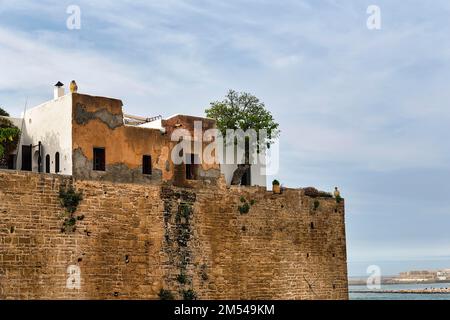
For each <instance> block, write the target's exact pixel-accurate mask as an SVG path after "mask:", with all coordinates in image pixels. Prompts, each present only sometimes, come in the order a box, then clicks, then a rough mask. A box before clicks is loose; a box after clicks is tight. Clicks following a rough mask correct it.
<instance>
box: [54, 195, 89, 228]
mask: <svg viewBox="0 0 450 320" xmlns="http://www.w3.org/2000/svg"><path fill="white" fill-rule="evenodd" d="M59 199H60V202H61V206H62V207H63V208H64V209H65V212H64V214H63V217H64V222H63V226H62V227H61V232H74V231H75V230H76V223H77V221H78V220H83V219H84V215H80V216H75V212H76V211H77V208H78V204H79V203H80V201H81V200H83V194H82V193H81V192H76V191H75V189H74V188H73V186H69V187H67V188H65V187H61V188H60V190H59Z"/></svg>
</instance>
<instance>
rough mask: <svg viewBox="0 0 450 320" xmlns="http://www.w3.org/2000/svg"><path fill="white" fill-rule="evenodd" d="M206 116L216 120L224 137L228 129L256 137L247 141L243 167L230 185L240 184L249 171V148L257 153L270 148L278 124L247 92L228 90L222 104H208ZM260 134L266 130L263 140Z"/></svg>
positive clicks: (276, 134) (241, 165)
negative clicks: (249, 132)
mask: <svg viewBox="0 0 450 320" xmlns="http://www.w3.org/2000/svg"><path fill="white" fill-rule="evenodd" d="M205 113H206V116H207V117H209V118H212V119H215V120H216V125H217V128H218V129H219V130H220V132H221V133H222V135H223V136H224V137H225V136H226V132H227V130H228V129H233V130H237V129H241V130H243V131H244V132H245V131H246V130H248V129H253V130H255V131H256V133H257V139H256V141H250V139H247V138H246V141H245V143H246V147H245V149H246V150H245V163H244V164H238V168H237V169H236V170H235V171H234V173H233V178H232V180H231V184H234V185H236V184H240V183H241V179H242V177H243V175H244V174H245V172H246V171H247V170H248V169H249V168H250V162H249V150H250V148H252V150H255V149H253V148H256V150H257V151H258V152H260V151H261V150H263V149H265V148H268V147H270V145H271V144H272V143H274V142H275V139H276V138H277V137H278V136H279V133H280V131H279V129H278V127H279V124H278V123H277V122H275V120H274V118H273V116H272V113H270V111H268V110H267V109H266V106H265V104H264V103H263V102H261V101H260V100H259V99H258V98H257V97H255V96H254V95H252V94H250V93H247V92H240V93H239V92H236V91H234V90H229V91H228V93H227V95H226V96H225V99H224V100H222V101H215V102H211V104H210V107H209V108H208V109H206V110H205ZM260 130H265V131H266V136H260V134H259V133H260V132H259V131H260ZM250 144H253V145H250ZM254 144H256V145H254Z"/></svg>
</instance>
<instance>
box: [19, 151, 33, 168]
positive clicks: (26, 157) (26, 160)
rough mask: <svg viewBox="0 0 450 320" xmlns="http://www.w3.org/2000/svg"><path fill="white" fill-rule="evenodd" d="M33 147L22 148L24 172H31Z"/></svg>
mask: <svg viewBox="0 0 450 320" xmlns="http://www.w3.org/2000/svg"><path fill="white" fill-rule="evenodd" d="M32 148H33V146H32V145H29V146H22V170H24V171H31V150H32Z"/></svg>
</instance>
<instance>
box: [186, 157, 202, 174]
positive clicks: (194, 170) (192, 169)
mask: <svg viewBox="0 0 450 320" xmlns="http://www.w3.org/2000/svg"><path fill="white" fill-rule="evenodd" d="M198 163H199V160H198V156H197V155H196V154H193V153H188V154H186V179H187V180H197V179H198Z"/></svg>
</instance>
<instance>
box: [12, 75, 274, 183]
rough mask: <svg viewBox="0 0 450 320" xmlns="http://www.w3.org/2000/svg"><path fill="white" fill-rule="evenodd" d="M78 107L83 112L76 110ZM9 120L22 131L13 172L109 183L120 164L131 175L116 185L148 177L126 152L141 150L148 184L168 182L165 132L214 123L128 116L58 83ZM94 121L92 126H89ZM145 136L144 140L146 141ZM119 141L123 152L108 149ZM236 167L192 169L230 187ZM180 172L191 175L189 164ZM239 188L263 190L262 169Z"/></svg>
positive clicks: (115, 103)
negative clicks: (147, 165) (220, 177)
mask: <svg viewBox="0 0 450 320" xmlns="http://www.w3.org/2000/svg"><path fill="white" fill-rule="evenodd" d="M80 105H82V106H83V108H81V109H80V107H79V106H80ZM9 119H10V120H11V121H13V123H14V124H15V125H16V126H17V127H18V128H19V129H21V131H22V132H21V138H20V144H19V146H18V150H17V153H16V158H15V161H14V162H15V165H14V168H15V169H18V170H26V171H34V172H46V173H58V174H64V175H74V176H77V177H80V178H91V179H97V178H98V179H106V178H107V177H110V178H111V177H112V179H113V180H114V179H115V177H113V176H114V175H118V176H119V175H121V174H123V172H124V170H125V169H123V167H124V166H126V169H127V170H128V169H129V170H130V172H131V171H132V172H131V173H130V172H127V174H124V175H123V177H122V178H121V179H119V180H117V181H129V180H130V179H131V181H132V182H134V181H139V182H142V181H144V180H145V181H147V180H148V181H151V179H150V178H148V179H147V178H146V179H141V178H140V177H139V174H140V173H141V172H139V170H142V168H143V167H145V165H143V164H142V162H141V160H139V159H140V157H141V156H145V155H144V154H142V155H141V154H130V152H144V151H137V150H146V151H145V153H146V154H148V156H147V158H146V159H151V160H150V161H151V164H150V167H154V172H158V174H153V178H152V179H153V180H157V179H171V177H173V175H174V172H175V171H176V170H175V168H174V165H173V163H172V162H171V161H170V159H166V162H164V161H163V160H161V158H162V157H163V156H164V157H166V156H167V152H166V151H164V150H165V149H164V147H162V146H165V145H171V144H170V143H171V142H170V137H169V136H168V135H166V133H167V132H169V133H170V132H172V131H173V129H175V128H177V126H183V125H184V127H187V128H190V127H192V122H193V121H194V120H199V119H200V120H204V121H205V122H208V123H213V125H215V123H214V121H213V120H212V119H207V118H198V117H191V116H183V115H174V116H171V117H169V118H166V119H162V118H161V117H154V118H145V117H136V116H130V115H127V114H123V113H122V102H121V101H120V100H116V99H111V98H104V97H93V96H88V95H81V94H78V93H77V94H72V93H68V94H66V93H65V92H64V87H63V85H62V84H61V83H58V84H57V85H56V86H55V87H54V97H53V99H52V100H50V101H47V102H44V103H42V104H40V105H38V106H35V107H33V108H30V109H28V110H26V112H25V113H24V114H23V115H22V118H21V119H17V118H9ZM94 122H95V123H96V125H97V127H95V126H93V125H94ZM95 128H98V130H97V129H95ZM100 129H101V130H100ZM102 135H103V136H102ZM146 136H148V137H149V138H148V139H147V140H146V138H145V137H146ZM130 137H137V138H139V139H140V140H139V141H137V140H136V141H131V140H130V139H131V138H130ZM137 138H136V139H137ZM114 139H116V140H114ZM118 139H119V140H118ZM122 139H123V140H124V141H126V147H127V148H126V149H124V151H123V154H121V153H120V152H118V151H117V150H113V147H114V146H115V145H123V144H124V143H125V142H124V141H122ZM111 140H112V141H111ZM89 143H91V144H92V145H90V144H89ZM106 145H107V146H106ZM147 145H150V147H149V146H147ZM96 148H97V149H98V148H100V149H101V148H103V149H104V151H103V159H100V160H98V159H96V158H95V156H96V155H95V150H94V152H92V149H96ZM81 149H82V151H83V152H82V154H83V155H84V156H85V158H83V159H82V160H83V161H80V159H79V153H80V150H81ZM105 149H106V151H105ZM125 150H131V151H125ZM133 150H135V151H133ZM163 151H164V154H163ZM105 154H106V155H105ZM96 161H97V162H96ZM98 161H100V164H101V161H103V167H104V168H101V169H103V170H98V168H96V165H98ZM167 161H169V162H167ZM163 162H164V163H163ZM80 166H84V168H80ZM118 166H121V168H122V169H121V170H122V171H118V170H117V167H118ZM219 168H220V170H219ZM236 168H237V165H236V164H223V163H222V164H220V165H219V167H217V168H214V167H211V166H209V167H208V166H204V165H200V166H199V167H198V169H196V170H198V172H199V174H198V178H199V179H203V178H205V179H212V178H214V177H218V175H219V174H223V175H224V178H225V180H226V182H227V184H230V182H231V178H232V176H233V172H234V170H235V169H236ZM184 170H185V171H186V172H188V171H192V166H190V167H189V168H188V167H186V168H185V169H184ZM215 170H216V171H217V170H219V171H218V172H219V173H218V174H216V173H215V172H216V171H215ZM99 171H104V172H99ZM108 174H109V175H108ZM129 177H132V178H130V179H129ZM242 184H243V185H257V186H266V176H265V171H264V167H263V166H262V165H260V164H256V165H252V166H251V169H250V171H249V172H248V173H247V174H245V175H244V177H243V179H242Z"/></svg>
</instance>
